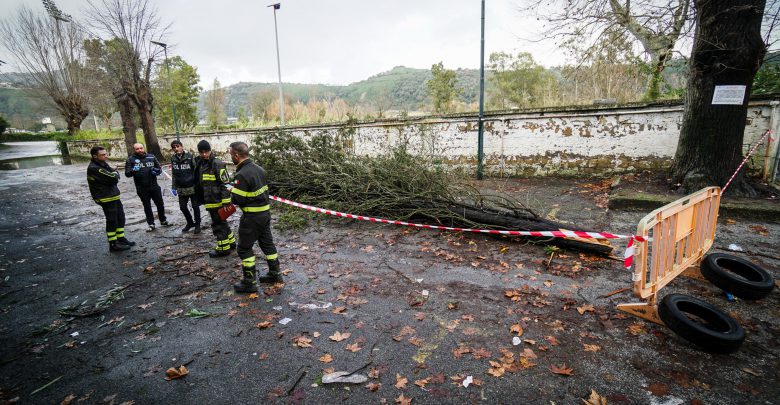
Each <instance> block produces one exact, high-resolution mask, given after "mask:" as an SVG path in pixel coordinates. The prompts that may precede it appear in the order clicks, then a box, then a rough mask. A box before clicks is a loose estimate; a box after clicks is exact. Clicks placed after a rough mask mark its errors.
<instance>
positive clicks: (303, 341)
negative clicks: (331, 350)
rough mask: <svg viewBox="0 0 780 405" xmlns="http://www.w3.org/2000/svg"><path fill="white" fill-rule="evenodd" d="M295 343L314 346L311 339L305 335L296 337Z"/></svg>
mask: <svg viewBox="0 0 780 405" xmlns="http://www.w3.org/2000/svg"><path fill="white" fill-rule="evenodd" d="M293 344H294V345H295V346H298V347H312V346H311V339H309V338H307V337H306V336H303V335H301V336H296V337H294V338H293Z"/></svg>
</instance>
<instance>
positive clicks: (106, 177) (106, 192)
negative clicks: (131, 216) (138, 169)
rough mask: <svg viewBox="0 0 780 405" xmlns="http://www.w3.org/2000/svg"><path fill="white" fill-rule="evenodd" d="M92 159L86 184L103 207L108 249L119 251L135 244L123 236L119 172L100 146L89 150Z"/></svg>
mask: <svg viewBox="0 0 780 405" xmlns="http://www.w3.org/2000/svg"><path fill="white" fill-rule="evenodd" d="M89 154H90V155H92V160H90V161H89V167H87V184H88V185H89V193H90V194H91V195H92V199H93V200H95V202H96V203H97V204H98V205H100V208H103V214H104V215H105V216H106V236H107V237H108V251H109V252H121V251H124V250H128V249H130V246H135V242H130V241H129V240H127V238H125V210H124V208H123V207H122V200H120V199H119V187H117V184H118V183H119V172H117V171H116V169H114V168H112V167H111V166H109V165H108V162H106V159H107V158H108V152H106V148H104V147H102V146H93V147H92V149H91V150H90V151H89Z"/></svg>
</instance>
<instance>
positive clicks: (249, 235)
mask: <svg viewBox="0 0 780 405" xmlns="http://www.w3.org/2000/svg"><path fill="white" fill-rule="evenodd" d="M255 241H257V244H258V245H260V250H262V251H263V254H264V255H265V258H266V260H269V261H270V260H277V259H278V257H279V255H278V254H277V253H276V246H275V245H274V238H273V235H271V213H270V212H268V211H263V212H248V213H244V215H242V216H241V220H240V221H239V222H238V249H236V251H237V252H238V257H240V258H241V264H242V265H243V267H253V266H254V265H255V253H254V252H253V251H252V245H254V244H255Z"/></svg>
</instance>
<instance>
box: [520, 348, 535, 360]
mask: <svg viewBox="0 0 780 405" xmlns="http://www.w3.org/2000/svg"><path fill="white" fill-rule="evenodd" d="M520 357H526V358H529V359H535V358H537V356H536V353H534V351H533V350H531V349H530V348H528V347H526V348H525V349H523V352H522V353H520Z"/></svg>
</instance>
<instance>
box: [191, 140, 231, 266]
mask: <svg viewBox="0 0 780 405" xmlns="http://www.w3.org/2000/svg"><path fill="white" fill-rule="evenodd" d="M198 155H200V159H199V160H198V164H197V167H196V171H195V179H196V181H197V182H198V193H199V194H202V199H201V200H200V201H202V202H203V204H204V206H205V207H206V211H208V213H209V216H210V217H211V231H212V232H214V236H215V237H216V238H217V246H216V247H215V248H214V250H213V251H211V252H209V256H211V257H221V256H227V255H229V254H230V250H231V249H235V248H236V237H235V236H234V235H233V231H231V230H230V226H229V225H228V223H227V221H226V220H224V219H222V218H220V216H219V212H218V211H219V209H220V208H222V207H223V206H226V205H230V191H228V189H227V187H226V185H227V184H228V183H229V182H230V176H229V175H228V172H227V168H226V167H225V163H224V162H223V161H221V160H219V159H217V158H216V157H215V156H214V153H212V152H211V144H209V143H208V141H206V140H205V139H204V140H202V141H200V142H198Z"/></svg>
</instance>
